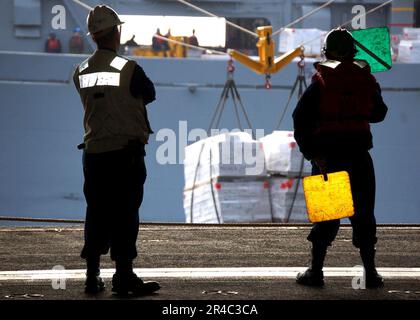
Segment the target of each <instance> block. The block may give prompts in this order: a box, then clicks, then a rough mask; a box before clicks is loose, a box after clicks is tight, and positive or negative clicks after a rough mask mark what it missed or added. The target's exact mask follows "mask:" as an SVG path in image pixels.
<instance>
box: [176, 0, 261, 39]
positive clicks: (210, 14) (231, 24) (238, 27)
mask: <svg viewBox="0 0 420 320" xmlns="http://www.w3.org/2000/svg"><path fill="white" fill-rule="evenodd" d="M176 1H178V2H180V3H182V4H184V5H186V6H188V7H190V8H192V9H194V10H197V11H199V12H201V13H204V14H206V15H208V16H210V17H214V18H220V17H219V16H217V15H215V14H214V13H211V12H209V11H207V10H204V9H202V8H200V7H198V6H196V5H193V4H192V3H189V2H188V1H184V0H176ZM225 20H226V24H228V25H230V26H231V27H233V28H236V29H238V30H241V31H243V32H246V33H248V34H249V35H251V36H253V37H255V38H258V34H256V33H255V32H252V31H250V30H248V29H245V28H244V27H241V26H239V25H237V24H235V23H233V22H230V21H229V20H227V19H225Z"/></svg>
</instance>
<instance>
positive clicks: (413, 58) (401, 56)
mask: <svg viewBox="0 0 420 320" xmlns="http://www.w3.org/2000/svg"><path fill="white" fill-rule="evenodd" d="M398 61H399V62H404V63H420V40H401V41H400V43H399V45H398Z"/></svg>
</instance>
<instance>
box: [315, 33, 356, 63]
mask: <svg viewBox="0 0 420 320" xmlns="http://www.w3.org/2000/svg"><path fill="white" fill-rule="evenodd" d="M322 51H323V53H324V54H325V55H326V56H328V57H333V58H337V59H340V58H353V57H354V55H355V54H356V53H357V49H356V44H355V42H354V39H353V36H352V35H351V33H350V32H349V31H347V30H346V29H344V28H335V29H332V30H331V31H330V32H328V34H327V36H326V37H325V42H324V47H323V49H322Z"/></svg>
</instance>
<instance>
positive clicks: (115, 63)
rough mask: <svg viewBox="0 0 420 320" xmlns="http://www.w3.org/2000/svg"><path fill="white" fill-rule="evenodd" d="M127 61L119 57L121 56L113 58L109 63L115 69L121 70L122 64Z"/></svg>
mask: <svg viewBox="0 0 420 320" xmlns="http://www.w3.org/2000/svg"><path fill="white" fill-rule="evenodd" d="M127 62H128V60H127V59H124V58H121V57H115V58H114V60H112V61H111V63H110V64H109V65H110V66H111V67H113V68H115V69H117V70H118V71H121V70H122V68H124V66H125V64H126V63H127Z"/></svg>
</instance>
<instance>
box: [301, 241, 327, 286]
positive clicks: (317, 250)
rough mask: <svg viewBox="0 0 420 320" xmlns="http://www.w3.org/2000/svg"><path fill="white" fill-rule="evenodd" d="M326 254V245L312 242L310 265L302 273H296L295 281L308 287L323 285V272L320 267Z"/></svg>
mask: <svg viewBox="0 0 420 320" xmlns="http://www.w3.org/2000/svg"><path fill="white" fill-rule="evenodd" d="M326 254H327V247H326V246H321V245H316V244H313V246H312V263H311V266H310V267H309V268H308V269H307V270H306V271H305V272H304V273H299V274H298V275H297V277H296V282H297V283H298V284H301V285H304V286H310V287H322V286H324V273H323V272H322V268H323V266H324V259H325V255H326Z"/></svg>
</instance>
